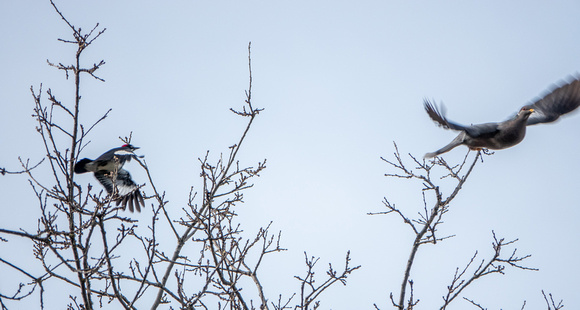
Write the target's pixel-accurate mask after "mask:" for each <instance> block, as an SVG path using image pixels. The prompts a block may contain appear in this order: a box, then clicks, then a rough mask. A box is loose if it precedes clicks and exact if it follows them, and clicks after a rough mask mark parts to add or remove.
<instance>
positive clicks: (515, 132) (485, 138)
mask: <svg viewBox="0 0 580 310" xmlns="http://www.w3.org/2000/svg"><path fill="white" fill-rule="evenodd" d="M424 105H425V110H426V111H427V114H428V115H429V117H430V118H431V119H432V120H433V121H435V123H436V124H437V125H439V126H441V127H443V128H445V129H451V130H456V131H459V135H458V136H457V137H455V139H453V141H451V142H450V143H449V144H447V145H446V146H444V147H442V148H441V149H439V150H437V151H435V152H432V153H427V154H425V158H431V157H435V156H438V155H440V154H443V153H445V152H448V151H450V150H452V149H453V148H455V147H457V146H459V145H462V144H463V145H466V146H467V147H469V149H471V150H481V149H492V150H501V149H505V148H508V147H512V146H514V145H516V144H518V143H520V142H521V141H522V140H523V139H524V137H525V135H526V126H529V125H535V124H541V123H550V122H554V121H556V120H557V119H558V118H559V117H560V116H562V115H564V114H566V113H570V112H572V111H574V110H575V109H576V108H578V106H580V79H579V78H574V79H573V80H572V81H570V82H568V83H566V84H564V85H560V86H556V87H553V88H552V90H551V91H550V92H548V93H547V94H546V95H544V96H543V97H542V98H539V99H537V100H536V101H535V102H534V103H532V104H529V105H525V106H523V107H522V108H521V109H520V111H519V112H518V114H517V115H516V116H514V117H512V118H510V119H508V120H507V121H504V122H499V123H484V124H476V125H471V126H464V125H460V124H458V123H455V122H452V121H450V120H448V119H447V118H446V117H445V113H444V111H439V109H438V108H437V106H436V105H434V104H433V103H431V102H430V101H428V100H425V102H424Z"/></svg>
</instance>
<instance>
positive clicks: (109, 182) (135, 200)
mask: <svg viewBox="0 0 580 310" xmlns="http://www.w3.org/2000/svg"><path fill="white" fill-rule="evenodd" d="M95 178H97V180H98V181H99V183H101V185H103V187H105V189H106V190H107V193H109V194H110V195H112V194H113V193H114V189H115V187H116V188H117V196H118V197H119V198H118V199H116V202H117V205H119V204H121V203H122V206H123V210H124V209H125V208H126V207H127V204H129V211H131V212H133V206H135V207H136V209H137V211H141V207H140V206H144V204H145V202H144V201H143V196H142V195H141V192H140V191H139V186H138V185H137V184H136V183H135V182H134V181H133V179H132V178H131V174H130V173H129V171H127V170H125V169H119V170H118V171H117V177H116V179H115V182H113V176H112V173H107V172H105V171H102V170H100V171H97V172H95Z"/></svg>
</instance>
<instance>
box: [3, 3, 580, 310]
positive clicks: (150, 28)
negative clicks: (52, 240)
mask: <svg viewBox="0 0 580 310" xmlns="http://www.w3.org/2000/svg"><path fill="white" fill-rule="evenodd" d="M57 4H58V5H59V7H60V9H61V11H62V12H63V14H65V15H66V16H67V17H68V18H69V20H70V21H71V22H73V23H74V24H75V25H77V26H80V27H82V28H83V29H85V30H88V29H90V28H92V27H93V26H94V25H95V23H97V22H98V23H100V25H101V26H102V27H106V28H107V31H106V32H105V33H104V34H103V36H102V37H101V38H100V39H99V40H97V41H96V42H95V44H94V45H93V46H92V47H91V48H90V49H89V50H88V51H87V52H86V54H85V55H84V59H83V61H84V63H85V65H91V64H92V63H94V62H98V61H99V60H101V59H104V60H105V61H106V65H104V66H103V67H102V69H101V70H100V71H99V72H98V75H99V76H100V77H102V78H104V79H105V80H106V82H105V83H102V82H99V81H95V80H91V79H85V80H84V81H83V82H84V84H83V88H82V92H83V109H82V115H81V120H82V121H85V122H87V123H89V122H91V121H93V120H96V119H97V118H98V117H100V115H101V114H102V113H104V112H105V111H106V110H108V109H109V108H112V109H113V111H112V112H111V114H110V117H109V118H107V120H106V121H105V122H104V123H103V124H102V125H100V126H99V127H98V128H97V129H95V131H94V132H93V133H92V136H91V137H90V138H91V141H92V143H91V144H90V146H89V147H87V148H86V149H85V151H84V153H83V154H82V155H83V156H86V157H96V156H98V155H100V154H101V153H102V152H104V151H106V150H108V149H110V148H112V147H116V146H118V145H119V144H120V141H119V140H118V139H117V137H118V136H126V135H128V134H129V133H130V132H131V131H132V132H133V143H134V144H135V145H137V146H140V147H141V150H140V151H141V154H144V155H145V156H146V160H147V162H148V164H149V166H150V168H151V172H152V173H153V175H154V177H155V179H156V181H157V184H156V185H157V186H158V187H160V188H162V189H164V190H166V191H167V197H168V199H169V200H170V201H171V204H172V206H173V207H174V208H176V209H179V208H181V206H182V205H183V204H184V203H185V202H186V201H187V197H188V191H189V187H190V186H192V185H193V186H199V185H200V180H199V177H198V175H199V169H198V161H197V158H198V157H201V156H203V155H204V154H205V151H206V150H208V149H209V150H211V152H212V154H213V155H214V156H217V154H219V152H221V151H224V152H226V151H227V147H228V146H230V145H231V144H233V143H235V141H237V139H238V136H239V134H240V132H241V129H242V126H243V125H244V124H243V122H242V121H241V120H240V119H238V118H236V117H235V116H233V115H232V114H231V113H230V112H229V111H228V109H229V108H230V107H234V108H236V107H240V106H241V105H242V104H243V100H244V90H245V89H246V88H247V85H248V74H247V44H248V42H249V41H252V59H253V62H252V66H253V77H254V84H253V96H254V97H253V103H254V105H255V106H258V107H263V108H265V110H264V112H263V113H262V114H261V115H260V117H259V118H257V119H256V122H255V125H254V127H253V128H252V130H251V131H250V135H249V137H248V140H247V144H246V145H245V146H244V148H243V149H242V152H241V154H240V155H241V156H240V160H241V161H242V163H243V164H248V165H255V163H257V162H258V161H262V160H263V159H264V158H267V159H268V168H267V169H266V170H265V171H264V172H263V173H262V176H261V177H260V178H259V179H256V185H255V187H254V188H253V189H251V190H250V191H248V192H247V193H246V194H245V201H246V204H245V205H244V206H243V207H242V209H240V218H241V219H242V220H244V221H245V225H247V226H246V227H247V229H248V231H252V229H254V230H255V229H257V228H258V227H260V226H262V225H266V224H267V223H268V222H269V221H271V220H272V221H274V223H273V225H272V229H273V231H278V230H282V237H283V239H282V244H283V246H284V247H286V248H288V249H289V251H288V252H285V253H282V254H279V255H273V256H270V257H269V259H268V260H267V261H266V262H265V265H264V269H263V271H262V274H263V275H264V277H265V281H266V282H265V283H264V285H265V286H266V287H267V291H266V292H267V293H269V294H270V296H271V298H275V297H276V296H277V294H278V293H283V294H289V293H290V292H292V291H295V290H297V289H298V283H297V281H296V280H294V279H293V278H292V277H293V276H294V275H296V274H302V273H303V270H304V268H303V251H307V252H308V254H309V255H315V256H320V257H321V261H320V266H321V267H325V266H326V263H327V262H333V263H334V264H336V265H337V266H338V265H340V264H341V263H342V262H343V256H344V253H345V252H346V251H347V250H351V251H352V259H353V263H354V264H361V265H362V266H363V267H362V269H361V270H359V271H357V272H356V273H354V274H353V275H352V276H351V278H350V279H349V283H348V286H347V287H339V286H337V287H334V288H332V289H331V290H329V291H328V292H327V294H326V295H323V304H322V306H323V308H324V309H329V308H332V309H355V308H357V309H370V308H372V304H373V303H377V304H379V305H380V306H381V308H382V309H389V308H390V301H388V295H389V293H390V292H391V291H394V292H397V290H398V288H399V286H400V282H401V279H402V272H403V268H404V263H405V262H406V260H407V257H408V253H409V249H410V244H411V241H412V238H413V237H414V236H413V235H412V234H411V231H410V230H409V229H408V228H407V227H406V226H405V225H404V224H403V223H402V222H401V221H400V220H399V218H397V217H395V216H382V217H371V216H368V215H366V213H367V212H371V211H381V210H382V204H381V201H382V199H383V197H384V196H388V197H389V199H390V200H391V201H392V202H395V203H397V205H398V206H399V207H400V208H403V207H404V206H409V210H412V209H413V208H417V207H421V206H420V205H417V203H420V201H421V200H420V196H418V195H419V191H417V188H413V187H412V186H410V184H408V183H406V182H404V181H401V180H391V179H387V178H385V177H384V176H383V175H384V173H387V172H393V171H392V170H390V169H389V167H388V166H387V165H386V164H384V163H383V162H382V161H381V160H380V156H384V157H387V158H392V155H391V154H392V152H393V150H394V149H393V146H392V142H393V141H396V142H397V144H398V145H399V149H400V150H401V152H402V153H403V154H406V153H409V152H410V153H412V154H414V155H416V156H422V155H423V154H424V153H426V152H430V151H433V150H435V149H438V148H440V147H441V146H443V145H445V144H446V143H448V142H449V141H450V140H451V139H452V138H453V137H454V135H455V134H454V133H452V132H450V131H445V130H443V129H441V128H438V127H437V126H435V124H433V122H432V121H431V120H429V119H428V117H427V115H426V113H425V112H424V111H423V106H422V100H423V98H426V97H427V98H432V99H435V100H436V101H437V102H441V101H443V102H445V105H446V107H447V109H448V116H449V118H451V119H452V120H455V121H457V122H460V123H465V124H468V123H480V122H487V121H501V120H504V119H506V118H507V117H509V116H510V115H512V114H513V113H515V112H516V111H517V110H518V109H519V108H520V107H521V106H522V105H523V104H525V103H528V102H529V100H531V99H533V98H534V97H536V96H538V95H540V94H542V93H543V92H544V91H545V90H546V89H547V88H548V87H549V86H550V85H551V84H552V83H555V82H558V81H560V80H562V79H564V78H566V77H567V76H568V75H571V74H577V72H579V71H580V43H579V41H578V38H580V20H579V19H578V14H579V13H580V3H579V2H577V1H552V2H547V1H510V2H509V3H507V2H506V1H485V2H477V3H474V2H471V3H468V2H466V1H437V2H435V1H413V2H411V1H406V2H402V1H397V2H395V1H356V2H354V1H316V2H314V1H284V2H282V1H268V2H267V1H220V2H217V3H216V2H209V1H174V2H171V3H169V4H168V3H161V2H159V1H99V2H98V3H97V2H90V1H75V2H71V1H58V2H57ZM69 37H70V34H69V30H68V29H67V26H66V24H64V23H63V22H62V21H61V20H60V18H59V17H58V15H57V14H56V13H55V12H54V11H53V9H52V8H51V7H50V4H49V2H48V1H3V2H1V3H0V39H1V41H2V49H1V53H2V57H0V68H2V73H1V74H0V85H2V91H1V92H0V105H1V106H2V111H3V113H2V116H3V118H2V122H0V145H1V147H2V152H0V167H6V168H8V169H11V168H12V169H16V168H17V167H18V161H17V158H18V156H22V157H24V158H31V160H33V161H34V160H39V159H40V158H41V157H42V156H43V154H44V153H43V150H42V149H43V148H42V146H41V145H40V139H39V137H38V136H37V134H36V132H35V129H34V125H35V123H34V121H33V119H32V118H31V117H30V114H32V108H33V104H34V103H33V100H32V97H31V96H30V92H29V87H30V86H31V85H33V86H35V87H38V85H39V84H40V83H43V85H44V88H45V89H47V88H49V87H50V88H52V89H53V92H54V93H55V94H56V95H58V96H59V97H60V98H61V99H62V100H63V101H67V100H69V101H70V99H71V98H72V97H73V94H72V93H71V90H72V86H71V85H72V82H71V81H66V80H64V74H63V73H62V72H59V71H57V70H55V69H53V68H51V67H49V66H47V64H46V59H49V60H51V61H53V62H64V63H69V62H71V61H72V57H73V53H74V50H73V47H72V46H67V45H65V44H62V43H60V42H58V41H57V40H56V39H57V38H69ZM578 132H580V115H578V114H575V115H572V116H570V117H567V118H565V119H563V120H562V121H560V122H558V123H556V124H553V125H540V126H534V127H532V128H529V130H528V133H527V136H526V139H525V140H524V141H523V142H522V143H521V144H519V145H517V146H516V147H514V148H511V149H508V150H503V151H498V152H496V154H495V155H494V156H492V157H487V158H486V159H485V162H484V163H483V164H478V165H477V167H476V168H475V171H474V173H473V174H472V176H471V180H470V181H468V183H467V184H466V186H465V187H464V189H463V191H462V192H461V194H460V196H459V197H458V198H457V200H456V201H455V203H454V204H453V205H452V207H451V208H452V210H451V212H450V213H449V214H448V217H447V220H446V221H445V225H444V226H442V228H441V229H442V230H443V231H442V233H445V234H456V235H457V237H455V238H453V239H450V240H447V241H446V242H444V243H443V244H441V245H437V246H427V247H424V248H422V249H421V250H420V252H419V253H418V259H417V261H416V264H415V269H414V273H413V275H412V278H413V279H414V280H415V284H416V287H415V289H416V291H415V294H416V296H417V297H419V298H420V299H421V303H420V305H421V306H422V307H419V308H421V309H432V308H434V307H435V306H436V305H439V302H440V300H441V297H440V296H441V295H443V294H444V290H445V286H446V285H447V284H448V283H449V281H450V280H451V278H452V275H453V272H454V268H455V267H456V266H462V265H463V264H464V263H465V262H467V261H468V260H469V258H470V257H471V256H472V255H473V252H474V251H475V250H478V249H479V250H480V252H481V253H489V249H490V248H491V230H492V229H493V230H495V232H496V233H497V234H498V235H499V236H503V237H505V238H506V239H515V238H519V239H520V241H519V243H518V244H517V247H518V251H519V252H520V253H522V254H532V258H531V259H530V260H529V261H528V265H530V266H532V267H537V268H540V271H539V272H523V271H519V270H508V271H507V275H505V276H491V277H489V278H487V279H485V280H483V281H481V283H479V284H476V285H474V286H473V287H471V288H470V289H468V290H467V291H466V296H467V297H469V298H472V299H475V300H476V301H478V302H481V304H482V305H484V306H485V307H488V308H489V309H499V308H503V309H520V308H521V304H522V303H523V300H527V304H528V306H527V307H526V309H537V308H541V307H544V303H543V298H542V296H541V293H540V290H541V289H544V290H546V291H547V292H551V293H553V294H554V295H555V297H556V298H557V299H558V300H559V299H564V304H565V305H566V308H567V309H578V308H580V298H579V297H578V294H577V291H578V284H577V279H578V278H580V267H578V263H577V261H578V258H577V257H578V254H579V247H578V246H579V244H578V240H579V238H580V229H579V228H578V224H577V219H578V218H580V208H579V203H578V199H577V194H576V193H577V192H578V190H579V189H580V181H579V180H578V177H577V175H578V173H579V172H580V163H579V162H578V160H577V159H578V158H579V155H580V138H579V137H578ZM465 152H466V149H465V148H464V147H460V148H457V149H455V150H453V151H452V152H450V153H449V154H446V155H445V158H446V159H447V160H448V161H449V162H458V161H459V160H460V159H461V158H462V157H463V156H464V154H465ZM214 158H215V157H214ZM128 168H129V169H130V171H131V173H132V174H133V176H134V178H135V179H136V180H137V181H138V182H144V181H145V176H144V174H143V172H142V171H140V169H139V168H138V166H137V165H130V166H128ZM77 182H80V183H82V184H86V183H87V182H91V183H95V181H94V179H93V178H92V177H90V176H87V177H79V178H77ZM97 186H98V185H97ZM0 191H1V192H0V193H1V194H0V205H1V206H2V211H3V216H1V217H0V227H4V228H18V227H25V228H28V229H30V230H33V229H34V227H35V226H36V220H35V219H34V218H31V217H30V214H33V213H35V212H37V211H36V210H37V206H36V204H35V199H34V197H32V191H31V190H30V189H29V186H28V185H27V181H26V178H25V177H24V176H10V177H7V176H4V177H0ZM148 191H149V192H150V188H147V187H145V192H148ZM9 194H10V195H9ZM8 196H10V197H8ZM148 216H149V215H148V213H147V212H144V213H142V214H139V215H136V217H137V218H140V219H146V218H147V217H148ZM11 244H13V242H11V243H10V244H9V245H11ZM7 246H8V245H7V244H0V251H1V252H2V253H6V251H8V250H6V249H7ZM10 251H12V248H11V250H10ZM21 251H22V252H23V253H30V250H29V249H28V248H24V249H21ZM280 265H282V266H283V268H280ZM268 268H269V269H268ZM319 274H320V275H322V274H323V271H322V270H320V272H319ZM2 282H3V281H2V280H0V287H4V284H3V283H2ZM465 308H468V304H467V303H466V302H465V301H462V300H458V301H456V302H455V305H454V307H452V309H465Z"/></svg>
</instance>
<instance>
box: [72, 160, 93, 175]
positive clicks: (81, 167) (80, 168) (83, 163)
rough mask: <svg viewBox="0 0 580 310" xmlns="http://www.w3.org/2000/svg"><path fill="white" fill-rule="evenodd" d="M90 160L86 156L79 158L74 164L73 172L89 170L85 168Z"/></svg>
mask: <svg viewBox="0 0 580 310" xmlns="http://www.w3.org/2000/svg"><path fill="white" fill-rule="evenodd" d="M90 162H92V160H90V159H88V158H83V159H81V160H79V161H78V162H77V163H76V164H75V168H74V170H75V173H85V172H89V170H87V167H86V166H87V164H88V163H90Z"/></svg>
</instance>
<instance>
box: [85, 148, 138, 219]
mask: <svg viewBox="0 0 580 310" xmlns="http://www.w3.org/2000/svg"><path fill="white" fill-rule="evenodd" d="M137 149H139V148H138V147H135V146H132V145H130V144H125V145H123V146H122V147H118V148H114V149H111V150H109V151H107V152H105V153H104V154H103V155H101V156H99V157H98V158H97V159H95V160H91V159H88V158H84V159H81V160H79V161H78V162H77V163H76V164H75V167H74V171H75V173H77V174H80V173H86V172H92V173H93V174H94V175H95V178H96V179H97V180H98V181H99V183H101V185H103V187H105V190H107V193H109V194H110V195H113V194H116V196H117V198H116V199H115V201H116V203H117V206H118V205H122V207H123V210H125V209H126V208H127V205H128V206H129V211H131V212H133V210H134V209H136V210H137V212H141V207H142V206H145V202H144V200H143V195H141V191H140V190H139V186H138V185H137V184H136V183H135V182H134V181H133V179H132V178H131V174H129V171H127V170H125V169H123V165H124V164H125V163H126V162H128V161H130V160H131V159H132V158H133V157H136V156H137V155H135V153H134V151H135V150H137ZM115 171H116V172H117V173H116V174H115Z"/></svg>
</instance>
